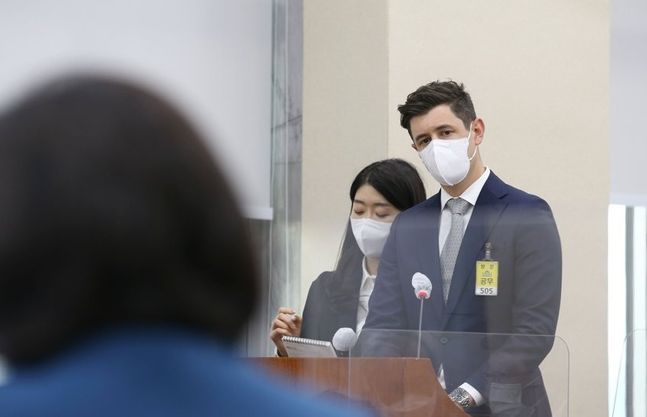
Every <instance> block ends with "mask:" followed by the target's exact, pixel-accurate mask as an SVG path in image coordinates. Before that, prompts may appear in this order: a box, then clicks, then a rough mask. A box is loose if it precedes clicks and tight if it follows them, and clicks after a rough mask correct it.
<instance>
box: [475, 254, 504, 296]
mask: <svg viewBox="0 0 647 417" xmlns="http://www.w3.org/2000/svg"><path fill="white" fill-rule="evenodd" d="M498 290H499V262H498V261H476V286H475V290H474V294H475V295H484V296H495V295H497V294H498V292H499V291H498Z"/></svg>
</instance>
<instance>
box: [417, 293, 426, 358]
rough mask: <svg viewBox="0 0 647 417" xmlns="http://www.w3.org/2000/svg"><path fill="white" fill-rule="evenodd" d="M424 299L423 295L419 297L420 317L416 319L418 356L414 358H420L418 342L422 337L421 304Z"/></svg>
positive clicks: (419, 342)
mask: <svg viewBox="0 0 647 417" xmlns="http://www.w3.org/2000/svg"><path fill="white" fill-rule="evenodd" d="M424 301H425V298H424V297H420V318H419V319H418V356H417V357H416V359H420V344H421V339H422V306H423V303H424Z"/></svg>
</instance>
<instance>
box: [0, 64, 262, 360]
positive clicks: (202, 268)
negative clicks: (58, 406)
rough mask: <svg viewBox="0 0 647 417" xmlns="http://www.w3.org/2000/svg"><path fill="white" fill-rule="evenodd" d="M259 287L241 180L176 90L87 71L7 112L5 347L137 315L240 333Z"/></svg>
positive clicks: (1, 285)
mask: <svg viewBox="0 0 647 417" xmlns="http://www.w3.org/2000/svg"><path fill="white" fill-rule="evenodd" d="M257 287H258V284H257V274H256V267H255V262H253V259H252V249H251V244H250V240H249V237H248V236H247V229H246V224H245V222H244V220H243V218H242V217H241V215H240V213H239V210H238V207H237V204H236V202H235V200H234V197H233V194H232V192H231V190H230V188H229V186H228V185H227V184H226V182H225V179H224V177H223V175H222V173H221V171H220V169H219V168H218V167H217V166H216V164H215V162H214V161H213V159H212V158H211V156H210V155H209V153H208V151H207V149H206V147H205V146H204V144H203V141H202V139H201V138H200V136H199V135H198V134H197V133H196V131H195V130H194V129H193V128H192V127H191V125H190V124H189V123H188V122H187V120H186V119H185V118H184V117H183V116H182V115H181V114H180V113H179V112H178V111H177V110H175V109H174V108H173V107H172V106H171V105H169V104H168V103H167V102H165V101H164V100H163V99H161V98H159V97H157V96H156V95H154V94H152V93H150V92H148V91H146V90H144V89H143V88H140V87H138V86H135V85H132V84H129V83H126V82H123V81H118V80H114V79H110V78H103V77H99V76H76V77H69V78H65V79H60V80H56V81H53V82H50V83H47V84H46V85H45V86H43V87H41V88H40V89H38V90H36V91H34V92H32V93H31V94H29V95H28V96H27V97H26V98H25V99H23V100H22V101H21V102H19V103H18V104H17V105H15V106H14V107H12V108H10V109H9V110H8V111H6V112H5V113H4V114H2V115H0V353H1V354H3V355H5V356H6V357H8V358H9V359H10V360H11V361H14V362H31V361H34V360H38V359H40V358H43V357H45V356H47V355H50V354H52V353H54V352H56V351H57V350H59V349H61V348H64V347H65V346H67V345H69V344H71V343H72V342H74V341H75V340H77V339H79V338H81V337H83V336H85V335H87V334H88V333H90V332H93V331H95V330H96V329H101V328H105V327H110V326H120V325H123V324H153V325H158V324H161V325H169V324H170V325H177V326H182V327H189V328H193V329H196V330H198V331H201V332H206V333H208V334H211V335H214V336H216V337H218V338H220V339H221V340H224V341H230V342H231V341H233V340H234V339H235V338H236V337H237V335H238V334H239V332H240V331H241V330H242V328H243V326H244V324H245V323H246V322H247V319H248V318H249V317H250V315H251V314H252V310H253V307H254V305H255V303H256V301H257V295H258V290H257Z"/></svg>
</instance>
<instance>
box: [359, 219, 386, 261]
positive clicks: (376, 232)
mask: <svg viewBox="0 0 647 417" xmlns="http://www.w3.org/2000/svg"><path fill="white" fill-rule="evenodd" d="M350 226H351V228H352V229H353V236H355V240H356V241H357V245H358V246H359V248H360V250H361V251H362V253H363V254H364V256H366V257H369V258H379V257H380V256H381V255H382V250H383V249H384V244H385V243H386V239H387V238H388V237H389V232H390V231H391V223H386V222H378V221H377V220H373V219H353V218H351V219H350Z"/></svg>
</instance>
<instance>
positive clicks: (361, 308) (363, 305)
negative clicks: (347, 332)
mask: <svg viewBox="0 0 647 417" xmlns="http://www.w3.org/2000/svg"><path fill="white" fill-rule="evenodd" d="M374 287H375V275H371V274H369V273H368V270H367V269H366V258H364V259H363V260H362V284H361V286H360V287H359V304H358V306H357V328H356V329H355V330H356V332H355V333H356V334H357V335H359V333H360V332H361V331H362V328H363V327H364V324H365V323H366V317H367V316H368V299H369V298H370V297H371V293H373V288H374Z"/></svg>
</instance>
